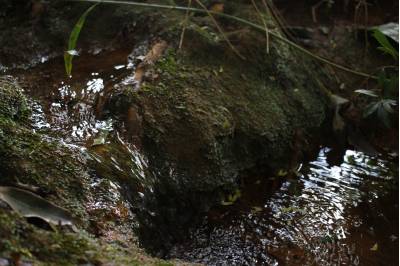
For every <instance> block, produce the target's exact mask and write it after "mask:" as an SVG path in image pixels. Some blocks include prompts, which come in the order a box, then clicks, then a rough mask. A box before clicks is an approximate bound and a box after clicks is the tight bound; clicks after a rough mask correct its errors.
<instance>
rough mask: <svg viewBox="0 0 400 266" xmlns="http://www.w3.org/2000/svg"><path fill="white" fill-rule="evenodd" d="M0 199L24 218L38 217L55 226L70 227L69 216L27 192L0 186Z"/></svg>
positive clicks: (70, 219) (62, 210)
mask: <svg viewBox="0 0 400 266" xmlns="http://www.w3.org/2000/svg"><path fill="white" fill-rule="evenodd" d="M0 199H1V200H3V201H5V202H6V203H7V204H8V205H10V207H11V208H12V209H13V210H15V211H17V212H19V213H20V214H21V215H22V216H24V217H38V218H41V219H43V220H45V221H46V222H48V223H52V224H56V225H59V224H60V225H72V226H73V222H72V220H73V218H72V216H71V214H70V213H69V212H68V211H67V210H65V209H63V208H61V207H58V206H56V205H54V204H53V203H51V202H49V201H47V200H45V199H44V198H42V197H40V196H37V195H35V194H33V193H32V192H29V191H27V190H23V189H19V188H14V187H1V186H0Z"/></svg>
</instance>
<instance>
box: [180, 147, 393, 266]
mask: <svg viewBox="0 0 400 266" xmlns="http://www.w3.org/2000/svg"><path fill="white" fill-rule="evenodd" d="M329 151H330V150H329V148H321V150H320V152H319V154H318V158H317V159H316V160H315V161H312V162H309V163H306V164H304V165H302V166H301V169H300V170H299V173H298V178H295V177H292V178H287V177H273V179H275V181H268V182H265V181H262V179H263V178H264V179H265V178H266V177H262V176H260V177H259V179H255V180H253V184H250V186H247V188H246V189H245V190H244V191H243V192H242V197H241V198H240V199H239V200H238V202H237V203H235V204H234V205H233V206H229V207H225V208H218V209H216V210H214V211H211V212H210V214H209V215H208V217H207V218H206V219H205V220H204V223H203V226H202V227H201V228H199V229H197V230H194V231H193V232H192V234H191V237H190V239H189V240H188V241H187V242H185V243H183V244H182V245H179V246H176V247H175V249H174V250H173V252H172V255H173V256H178V257H180V258H183V259H187V260H190V261H196V262H201V263H205V264H209V265H397V264H398V191H397V189H394V188H395V187H397V182H396V181H395V180H397V176H398V170H397V169H398V162H397V161H398V157H395V156H394V155H393V156H386V157H378V158H371V157H369V156H367V155H365V154H363V153H361V152H356V151H353V150H347V151H346V154H345V156H344V161H343V163H342V164H341V165H339V166H329V165H328V163H327V153H328V152H329ZM271 187H272V188H273V189H272V192H271ZM275 188H276V189H275Z"/></svg>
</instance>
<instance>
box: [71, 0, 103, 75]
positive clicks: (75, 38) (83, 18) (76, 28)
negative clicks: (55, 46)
mask: <svg viewBox="0 0 400 266" xmlns="http://www.w3.org/2000/svg"><path fill="white" fill-rule="evenodd" d="M99 4H100V3H96V4H94V5H92V6H91V7H89V8H88V9H87V10H86V11H85V13H83V14H82V16H81V17H80V18H79V20H78V22H77V23H76V24H75V26H74V28H73V29H72V31H71V34H70V36H69V40H68V49H67V51H66V52H65V53H64V64H65V72H66V73H67V75H68V76H70V75H71V73H72V59H73V58H74V54H75V53H73V52H71V51H74V50H75V48H76V43H77V41H78V38H79V34H80V33H81V30H82V27H83V24H85V21H86V18H87V16H88V15H89V13H90V12H91V11H92V10H93V9H94V8H95V7H96V6H97V5H99Z"/></svg>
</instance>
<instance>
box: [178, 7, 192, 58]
mask: <svg viewBox="0 0 400 266" xmlns="http://www.w3.org/2000/svg"><path fill="white" fill-rule="evenodd" d="M191 6H192V0H188V8H190V7H191ZM189 12H190V11H189V9H188V10H186V14H185V20H184V21H183V27H182V33H181V39H180V41H179V46H178V50H180V49H182V45H183V39H184V38H185V31H186V27H187V24H188V22H189Z"/></svg>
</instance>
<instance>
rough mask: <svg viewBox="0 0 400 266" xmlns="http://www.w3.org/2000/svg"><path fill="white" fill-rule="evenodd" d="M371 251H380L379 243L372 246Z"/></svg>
mask: <svg viewBox="0 0 400 266" xmlns="http://www.w3.org/2000/svg"><path fill="white" fill-rule="evenodd" d="M369 250H371V251H378V243H375V245H373V246H372V248H370V249H369Z"/></svg>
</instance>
